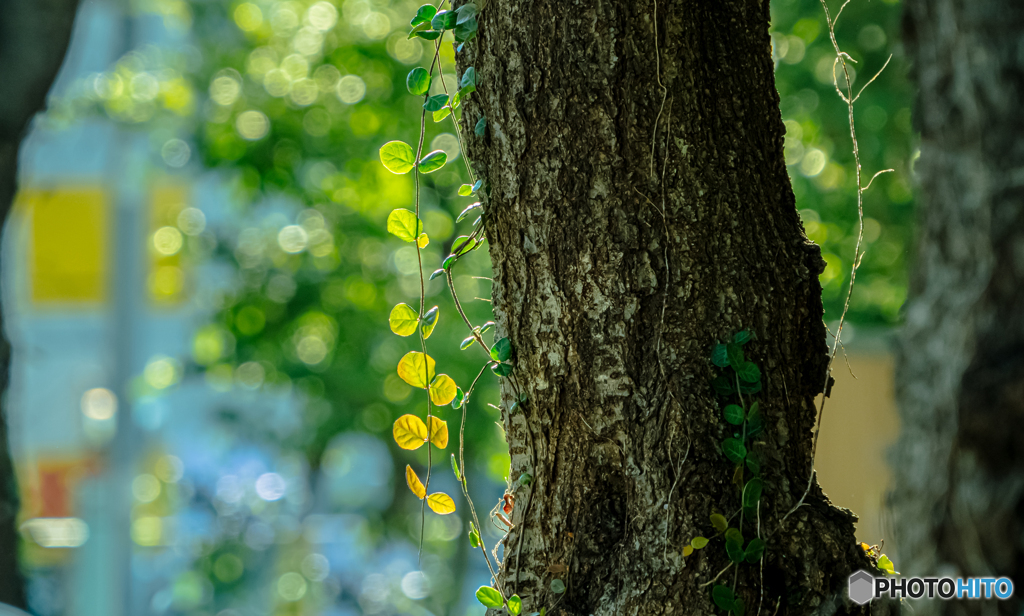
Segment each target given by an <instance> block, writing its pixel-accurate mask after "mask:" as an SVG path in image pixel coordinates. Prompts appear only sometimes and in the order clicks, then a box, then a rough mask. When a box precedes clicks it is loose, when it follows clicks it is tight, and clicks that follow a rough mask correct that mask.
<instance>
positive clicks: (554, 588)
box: [551, 578, 565, 595]
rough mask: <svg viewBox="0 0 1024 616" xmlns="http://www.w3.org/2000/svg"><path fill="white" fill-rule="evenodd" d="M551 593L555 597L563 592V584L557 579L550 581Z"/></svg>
mask: <svg viewBox="0 0 1024 616" xmlns="http://www.w3.org/2000/svg"><path fill="white" fill-rule="evenodd" d="M551 592H553V593H555V594H556V595H560V594H562V593H563V592H565V582H563V581H562V580H560V579H558V578H555V579H553V580H551Z"/></svg>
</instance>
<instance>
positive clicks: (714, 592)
mask: <svg viewBox="0 0 1024 616" xmlns="http://www.w3.org/2000/svg"><path fill="white" fill-rule="evenodd" d="M711 598H712V599H713V600H714V602H715V605H717V606H718V607H720V608H722V609H723V610H725V611H727V612H730V613H732V616H743V612H744V609H745V606H744V605H743V599H740V598H739V597H737V596H736V594H735V593H734V592H733V591H732V589H731V588H729V587H728V586H723V585H721V584H718V585H716V586H715V587H714V588H712V589H711Z"/></svg>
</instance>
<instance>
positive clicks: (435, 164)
mask: <svg viewBox="0 0 1024 616" xmlns="http://www.w3.org/2000/svg"><path fill="white" fill-rule="evenodd" d="M446 162H448V155H447V154H445V153H444V152H443V151H441V150H434V151H433V152H431V153H430V154H427V155H426V156H424V157H423V160H421V161H420V171H421V172H422V173H431V172H433V171H437V170H438V169H440V168H441V167H444V164H445V163H446Z"/></svg>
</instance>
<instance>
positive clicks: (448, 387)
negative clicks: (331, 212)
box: [380, 0, 545, 616]
mask: <svg viewBox="0 0 1024 616" xmlns="http://www.w3.org/2000/svg"><path fill="white" fill-rule="evenodd" d="M446 2H447V3H448V5H449V6H450V7H451V6H452V5H451V0H441V1H440V2H439V3H438V4H437V5H431V4H425V5H423V6H421V7H419V9H418V10H417V11H416V14H415V15H414V16H413V18H412V19H411V20H410V22H409V25H410V26H411V27H412V30H411V31H410V32H409V38H414V37H418V38H422V39H425V40H428V41H434V54H433V60H432V61H431V64H430V67H429V68H423V67H416V68H414V69H412V70H411V71H409V74H408V75H407V76H406V87H407V89H408V90H409V93H410V94H412V95H413V96H421V97H422V98H423V105H422V111H421V113H420V130H419V141H418V146H417V147H416V148H415V149H414V148H413V147H412V146H411V145H409V144H408V143H405V142H404V141H398V140H396V141H390V142H388V143H386V144H384V145H383V146H382V147H381V148H380V161H381V163H382V164H383V165H384V167H385V168H386V169H387V170H388V171H391V172H392V173H396V174H406V173H409V172H412V173H413V178H414V187H415V188H414V191H415V209H414V210H408V209H404V208H398V209H395V210H394V211H392V212H391V214H390V215H389V216H388V221H387V230H388V232H389V233H391V234H392V235H394V236H396V237H398V238H399V239H401V240H404V241H406V242H412V243H414V244H415V245H416V258H417V263H418V269H419V282H420V297H419V306H418V309H414V308H413V307H411V306H409V305H408V304H405V303H400V304H398V305H396V306H395V307H394V308H393V309H392V311H391V315H390V317H389V325H390V327H391V331H393V332H394V333H395V334H398V335H399V336H403V337H407V336H412V335H413V334H416V333H417V332H418V333H419V343H420V344H419V347H420V350H418V351H409V352H408V353H407V354H406V355H405V356H404V357H403V358H402V359H401V360H400V361H399V363H398V368H397V369H398V375H399V376H400V377H401V378H402V380H404V381H405V382H406V383H408V384H409V385H411V386H413V387H416V388H418V389H423V390H424V391H425V392H426V402H427V410H426V415H425V421H424V420H423V419H421V418H419V417H417V416H415V415H403V416H402V417H400V418H398V420H397V421H396V422H395V424H394V429H393V434H394V438H395V442H396V443H397V444H398V446H399V447H401V448H403V449H407V450H415V449H418V448H420V447H422V446H423V445H424V444H425V443H429V444H433V445H434V446H435V447H437V448H439V449H444V448H445V447H447V445H448V425H447V422H445V421H443V420H441V419H440V418H438V417H436V416H435V415H433V414H432V408H433V406H438V407H440V406H444V405H446V404H451V406H452V408H454V409H456V410H458V409H461V410H462V423H461V425H460V428H459V454H458V459H456V456H455V454H454V453H452V454H451V464H452V472H453V473H454V475H455V478H456V480H457V481H458V482H459V485H460V486H461V487H462V494H463V496H464V497H465V499H466V503H467V505H468V506H469V511H470V518H471V521H470V523H469V542H470V545H471V546H472V547H473V548H474V549H477V548H479V549H480V552H481V553H482V554H483V556H484V560H485V561H486V563H487V568H488V569H489V570H490V572H491V577H492V579H493V581H494V587H491V586H481V587H480V588H479V589H478V590H477V592H476V597H477V599H478V600H479V601H480V603H482V604H483V605H485V606H486V607H489V608H502V607H505V608H507V609H508V611H509V613H510V614H512V616H517V615H518V614H520V613H521V612H522V607H523V606H522V601H521V600H520V598H519V596H518V595H512V596H506V594H505V592H504V590H503V588H502V587H501V584H500V582H499V581H498V578H497V575H496V572H495V566H494V565H492V563H491V559H490V558H489V557H488V555H487V549H486V547H485V546H484V544H483V540H482V538H481V536H480V529H481V525H480V520H479V518H478V517H477V514H476V508H475V506H474V505H473V501H472V499H471V498H470V496H469V484H468V480H467V476H466V463H465V455H464V445H465V443H464V439H463V434H464V432H465V425H466V408H467V406H468V404H469V400H470V397H471V396H472V394H473V390H474V389H475V388H476V384H477V382H478V381H479V380H480V377H481V376H483V373H484V371H485V370H486V369H487V368H490V369H491V371H492V372H493V373H494V374H495V375H497V376H499V377H505V378H507V379H508V383H509V384H510V385H511V387H512V388H513V391H514V392H515V400H516V401H515V402H513V403H512V405H511V407H510V408H509V412H511V413H514V412H515V411H516V410H517V409H518V408H519V407H520V406H521V405H523V404H526V402H527V398H526V395H525V394H523V393H522V392H521V390H520V388H519V384H518V381H517V380H516V378H515V375H514V374H513V364H512V363H511V359H512V345H511V343H510V342H509V340H508V339H507V338H500V339H497V340H495V341H494V342H493V344H492V345H488V344H487V343H486V342H485V340H484V337H483V336H484V334H486V333H488V332H489V331H490V330H491V329H493V328H494V325H495V324H494V322H493V321H488V322H486V323H484V324H483V325H479V326H474V325H473V324H472V322H470V320H469V318H468V317H467V316H466V313H465V311H464V310H463V309H462V304H461V303H460V301H459V297H458V294H457V293H456V292H455V285H454V281H453V278H452V269H453V268H454V266H455V265H456V263H457V262H458V261H459V259H461V258H463V257H465V256H467V255H468V254H469V253H470V252H472V251H475V250H478V249H479V248H480V247H481V246H483V245H484V242H486V237H485V236H484V225H483V224H482V223H483V215H484V212H483V203H482V201H475V202H474V203H471V204H470V205H468V206H467V207H466V208H465V209H464V210H463V211H462V213H461V214H459V216H458V219H457V220H456V223H461V222H462V221H463V220H465V219H466V218H467V217H469V216H470V215H472V214H475V213H478V216H477V218H476V220H475V221H474V222H473V224H472V231H471V232H470V233H469V234H468V235H461V236H459V237H457V238H456V239H455V241H454V242H452V246H451V254H449V255H448V256H447V257H446V258H445V259H444V261H443V262H442V264H441V268H440V269H438V270H435V271H434V272H433V273H431V274H430V276H429V277H425V276H424V271H423V256H422V250H423V249H424V248H426V247H427V245H428V244H429V243H430V238H429V237H428V236H427V234H426V233H425V232H424V231H423V222H422V221H421V220H420V174H421V173H431V172H433V171H437V170H438V169H441V168H442V167H444V165H445V164H446V163H447V162H448V157H447V155H446V154H445V153H444V152H443V151H441V150H435V151H433V152H430V153H428V154H426V155H423V142H424V139H425V137H426V119H427V114H428V113H430V114H431V118H432V119H433V121H434V122H441V121H444V120H445V119H447V118H449V117H450V118H451V121H452V123H453V124H454V126H455V134H456V137H457V139H458V143H459V149H460V154H461V155H462V159H463V160H464V161H466V170H467V172H468V174H469V177H470V181H471V182H472V183H471V184H463V185H462V186H461V187H460V188H459V191H458V194H459V196H462V197H474V196H475V197H477V198H479V199H481V200H485V199H486V193H485V192H484V186H483V180H480V179H477V178H476V177H475V175H474V173H473V168H472V167H471V166H470V164H469V159H468V157H467V156H466V150H465V145H464V142H463V135H462V131H461V128H460V126H459V119H460V115H461V113H460V111H461V103H462V101H463V100H464V99H465V98H466V97H467V96H469V95H470V94H471V93H472V92H474V91H475V90H476V84H477V76H476V70H475V69H474V68H473V67H469V68H467V69H466V70H465V71H463V73H462V77H461V78H460V79H459V89H458V91H457V92H455V94H454V96H453V95H452V94H451V93H450V92H449V91H448V87H447V85H446V84H445V83H444V74H443V72H442V68H441V63H440V49H441V44H442V41H443V40H444V35H445V34H446V33H449V32H450V33H451V34H452V38H453V39H454V42H453V44H454V45H455V46H456V47H455V50H456V51H457V52H458V51H461V50H462V48H463V46H464V45H465V44H466V43H467V42H469V41H471V40H472V39H473V38H474V37H475V36H476V31H477V20H476V17H477V14H478V8H477V5H476V4H474V3H468V4H464V5H462V6H460V7H458V8H454V7H452V9H451V10H447V9H442V8H441V7H443V6H444V5H445V3H446ZM435 69H436V70H437V75H438V77H439V78H440V79H439V82H440V84H441V87H442V89H443V90H444V93H443V94H435V95H433V96H431V95H430V86H431V83H432V81H433V77H434V71H435ZM486 130H487V120H486V119H485V118H483V117H481V118H480V119H479V120H477V122H476V125H475V127H474V133H475V134H476V135H477V136H483V135H484V133H485V132H486ZM442 276H443V277H444V278H445V280H446V282H447V285H448V290H449V291H450V292H451V295H452V300H453V302H454V304H455V308H456V311H457V312H458V313H459V316H460V317H461V318H462V321H463V322H464V323H465V324H466V327H467V328H469V332H470V335H469V336H468V337H467V338H466V339H465V340H463V341H462V343H461V344H460V345H459V346H460V348H461V349H462V350H467V349H469V348H470V347H472V346H473V345H474V344H477V345H479V347H480V348H481V349H483V352H484V353H485V354H486V356H487V359H486V361H485V362H484V364H483V366H482V367H481V368H480V371H479V372H478V373H477V376H476V378H475V379H473V382H472V384H470V386H469V388H468V389H467V390H465V391H464V390H463V389H462V388H461V387H459V386H458V385H457V384H456V383H455V381H454V379H452V378H451V377H450V376H448V375H446V374H436V373H435V365H436V364H435V361H434V359H433V358H432V357H430V355H428V354H427V339H428V338H430V335H431V334H432V333H433V331H434V328H435V327H436V326H437V323H438V318H439V316H440V308H439V307H438V306H434V307H432V308H430V309H429V310H425V307H426V283H427V282H428V281H430V280H433V279H435V278H438V277H442ZM432 405H433V406H432ZM432 466H433V460H432V453H431V448H430V447H429V445H428V447H427V470H426V474H425V478H424V480H423V481H420V478H419V476H418V475H417V474H416V471H415V470H414V469H413V468H412V465H407V466H406V467H405V474H406V483H407V484H408V486H409V489H410V490H411V491H412V493H413V494H415V495H416V497H417V498H419V499H420V500H421V501H423V506H422V507H421V511H420V539H419V551H420V554H421V555H422V551H423V530H424V525H425V519H426V507H427V506H429V507H430V509H431V510H433V511H434V512H436V513H438V514H441V515H447V514H450V513H453V512H454V511H455V502H454V500H452V498H451V497H450V496H449V495H447V494H445V493H443V492H435V493H433V494H429V495H428V489H429V486H430V469H431V467H432ZM532 480H533V477H532V476H531V475H530V474H529V473H523V474H521V475H520V477H519V479H518V480H517V481H516V482H515V483H516V484H518V485H522V486H524V487H526V486H529V485H530V483H531V482H532ZM510 487H511V486H510ZM513 505H514V501H513V500H512V499H511V493H510V492H508V491H506V497H505V498H504V499H503V501H502V502H499V504H498V506H497V507H495V510H493V511H492V512H491V519H492V520H493V519H495V518H496V519H498V520H500V521H501V522H502V523H503V524H505V525H506V526H508V527H509V528H511V526H512V522H511V513H512V507H513ZM496 564H497V556H496V555H495V565H496ZM544 611H545V610H543V609H542V610H541V611H540V612H535V614H543V613H544Z"/></svg>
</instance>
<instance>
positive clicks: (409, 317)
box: [388, 304, 420, 336]
mask: <svg viewBox="0 0 1024 616" xmlns="http://www.w3.org/2000/svg"><path fill="white" fill-rule="evenodd" d="M419 321H420V316H419V315H418V314H416V311H415V310H413V309H412V308H411V307H410V306H409V305H408V304H398V305H397V306H395V307H394V308H392V309H391V316H390V317H388V325H390V326H391V331H393V332H395V333H396V334H398V335H399V336H411V335H413V334H414V333H416V324H417V323H419Z"/></svg>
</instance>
